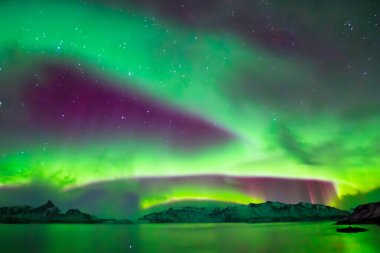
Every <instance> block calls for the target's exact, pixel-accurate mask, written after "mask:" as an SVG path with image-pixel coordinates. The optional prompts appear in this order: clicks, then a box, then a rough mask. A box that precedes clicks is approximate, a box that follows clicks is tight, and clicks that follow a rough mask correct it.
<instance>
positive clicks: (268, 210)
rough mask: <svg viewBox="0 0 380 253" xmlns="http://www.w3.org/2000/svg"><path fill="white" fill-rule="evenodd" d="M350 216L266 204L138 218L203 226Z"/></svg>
mask: <svg viewBox="0 0 380 253" xmlns="http://www.w3.org/2000/svg"><path fill="white" fill-rule="evenodd" d="M349 214H350V213H349V212H348V211H343V210H340V209H337V208H334V207H330V206H325V205H321V204H310V203H304V202H299V203H298V204H285V203H281V202H277V201H275V202H273V201H267V202H265V203H260V204H254V203H250V204H248V205H243V204H235V205H229V206H226V207H222V208H221V207H194V206H185V207H181V208H169V209H167V210H164V211H159V212H152V213H150V214H146V215H144V216H143V217H141V218H139V219H138V221H139V222H142V223H145V222H146V223H203V222H205V223H206V222H249V223H259V222H281V221H282V222H286V221H315V220H339V219H343V218H345V217H347V216H348V215H349Z"/></svg>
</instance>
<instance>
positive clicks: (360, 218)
mask: <svg viewBox="0 0 380 253" xmlns="http://www.w3.org/2000/svg"><path fill="white" fill-rule="evenodd" d="M336 224H338V225H341V224H343V225H344V224H377V225H380V202H374V203H368V204H363V205H360V206H357V207H356V208H355V209H354V211H353V213H352V214H351V215H349V216H347V217H345V218H344V219H342V220H340V221H338V222H337V223H336Z"/></svg>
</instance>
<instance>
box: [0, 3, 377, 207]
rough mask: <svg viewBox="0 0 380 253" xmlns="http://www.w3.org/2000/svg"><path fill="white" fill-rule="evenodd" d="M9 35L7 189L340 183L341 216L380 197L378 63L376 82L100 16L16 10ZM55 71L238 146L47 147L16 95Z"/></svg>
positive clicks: (223, 193)
mask: <svg viewBox="0 0 380 253" xmlns="http://www.w3.org/2000/svg"><path fill="white" fill-rule="evenodd" d="M0 23H1V24H2V25H1V28H0V29H1V35H0V101H1V104H0V130H1V131H0V155H1V156H0V185H2V186H3V187H5V188H6V187H16V186H24V185H28V184H32V183H33V182H44V183H46V184H48V185H51V186H52V187H57V188H59V189H62V190H65V191H69V190H72V189H75V188H77V187H82V186H85V185H88V184H91V183H96V182H99V181H112V180H120V179H134V178H144V177H171V176H191V175H213V174H218V175H226V176H240V177H244V176H247V177H258V176H259V177H275V178H295V179H317V180H323V181H329V182H332V183H333V184H334V186H335V187H336V191H337V195H338V199H333V200H331V204H334V203H335V204H336V203H338V202H339V198H342V197H344V196H345V195H354V194H358V193H366V192H371V191H374V190H376V189H378V188H379V187H380V177H379V176H378V175H379V169H380V146H379V141H380V131H379V129H380V127H379V126H380V113H379V112H380V109H379V108H380V100H379V99H378V98H379V94H380V93H379V92H380V90H379V88H376V86H378V84H379V80H380V79H379V73H377V72H376V71H375V68H376V67H378V58H376V57H375V56H373V61H374V65H373V66H374V67H373V71H367V72H366V73H365V74H364V75H363V74H362V72H360V73H359V74H357V76H355V77H352V76H350V75H345V74H344V71H343V70H341V69H339V67H337V69H338V70H336V69H335V70H334V69H331V70H330V69H328V68H326V69H322V68H319V67H318V65H317V64H316V63H315V62H316V60H315V61H314V59H313V58H312V57H308V56H306V55H303V54H301V53H299V54H282V53H278V52H276V51H274V50H271V49H270V48H266V47H264V46H263V45H262V44H260V43H255V42H249V43H248V42H247V41H246V39H245V38H244V37H242V36H240V35H239V34H237V33H232V32H230V31H227V30H217V29H211V28H207V27H203V28H200V27H194V26H191V25H186V24H180V23H178V22H177V21H175V20H174V19H171V18H169V17H165V16H163V15H158V14H155V13H147V12H144V11H143V10H140V9H138V8H132V7H131V8H124V9H118V8H113V7H105V6H103V5H102V4H100V3H98V4H79V3H78V2H76V1H65V2H63V1H62V2H59V1H54V3H53V2H49V1H28V2H27V3H25V2H23V1H3V2H2V3H1V4H0ZM342 26H343V24H342ZM377 32H378V30H377ZM375 38H378V35H377V37H375ZM375 54H376V53H375ZM353 57H356V55H355V54H353ZM355 59H357V60H359V59H361V56H360V57H359V56H357V58H355ZM46 61H47V62H52V63H54V62H64V63H65V64H68V65H72V66H74V68H75V69H77V70H78V71H80V72H82V73H83V75H88V76H95V78H100V79H103V80H107V81H109V82H108V83H109V84H110V85H111V87H110V89H115V90H123V89H124V88H127V89H132V90H134V91H136V92H138V93H139V94H143V96H146V97H149V98H150V99H152V100H154V101H159V102H160V103H162V104H164V105H165V106H166V107H171V108H176V110H178V111H181V112H182V113H183V114H184V115H187V116H188V117H197V118H199V119H202V120H204V121H207V122H209V123H210V124H211V125H213V126H214V127H215V128H216V129H219V130H218V131H222V132H225V133H228V135H230V136H232V137H231V138H229V139H228V140H227V141H223V142H221V143H217V144H215V143H210V145H206V146H203V147H199V148H192V149H189V150H183V149H180V148H176V146H175V145H174V144H173V143H171V142H170V141H165V140H162V139H160V136H154V137H150V136H147V137H139V138H135V137H133V136H131V135H128V134H126V135H123V134H113V133H109V134H105V133H100V134H99V133H98V132H97V130H96V125H94V127H93V128H91V129H89V131H88V134H87V135H85V136H83V138H79V139H78V138H74V137H72V136H70V134H65V135H59V134H54V132H53V133H52V132H50V133H48V135H46V134H44V133H45V130H42V129H41V128H39V125H38V124H34V123H33V121H30V117H29V116H28V114H29V111H28V108H25V106H21V105H20V104H21V103H23V101H22V99H20V98H21V97H22V96H21V95H20V96H18V95H17V94H21V93H22V92H23V89H25V86H26V85H30V84H25V82H23V81H22V80H23V76H34V73H40V72H39V66H41V64H42V62H46ZM358 72H359V70H358ZM15 73H21V74H15ZM367 73H368V74H367ZM38 80H40V79H38ZM41 80H43V78H41ZM41 82H42V81H41ZM376 92H377V100H376ZM368 94H372V95H368ZM26 107H27V106H26ZM11 108H12V110H11ZM152 110H155V109H154V108H152ZM62 117H63V116H62ZM127 117H128V115H127ZM168 131H170V130H168ZM142 198H143V199H142V202H141V207H149V206H152V205H154V204H158V203H161V202H166V201H169V200H180V199H197V198H201V199H203V198H206V199H214V200H221V201H236V202H241V203H246V202H250V201H251V202H255V201H260V200H261V198H260V197H258V196H255V195H254V194H253V195H252V196H248V195H245V194H243V193H241V192H239V191H238V190H235V189H233V188H213V189H207V187H206V186H203V187H202V186H199V185H195V186H191V185H190V186H179V187H178V188H177V189H176V190H171V191H169V192H162V193H157V195H155V196H152V195H151V194H150V195H149V194H146V195H145V198H144V196H143V197H142ZM336 205H338V204H336Z"/></svg>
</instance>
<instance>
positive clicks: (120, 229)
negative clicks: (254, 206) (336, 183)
mask: <svg viewBox="0 0 380 253" xmlns="http://www.w3.org/2000/svg"><path fill="white" fill-rule="evenodd" d="M367 227H368V228H369V230H370V231H369V232H365V233H357V234H342V233H337V232H335V229H336V226H333V225H331V222H312V223H311V222H309V223H268V224H145V225H66V224H47V225H0V252H2V253H3V252H4V253H5V252H14V253H17V252H39V253H43V252H45V253H56V252H62V253H67V252H72V253H74V252H81V253H83V252H94V253H98V252H107V253H108V252H113V253H117V252H149V253H150V252H165V253H170V252H210V253H212V252H292V253H294V252H350V253H351V252H355V253H358V252H366V253H367V252H368V253H371V252H380V244H379V243H378V240H379V234H380V233H379V232H380V227H378V226H367Z"/></svg>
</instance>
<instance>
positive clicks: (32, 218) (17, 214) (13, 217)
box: [0, 200, 99, 223]
mask: <svg viewBox="0 0 380 253" xmlns="http://www.w3.org/2000/svg"><path fill="white" fill-rule="evenodd" d="M98 221H99V219H97V218H96V217H95V216H92V215H90V214H86V213H83V212H81V211H79V210H78V209H70V210H68V211H67V212H66V213H64V214H63V213H61V210H59V208H58V207H56V206H55V205H54V204H53V202H51V201H50V200H49V201H48V202H47V203H46V204H44V205H42V206H39V207H37V208H33V207H30V206H12V207H1V208H0V223H97V222H98Z"/></svg>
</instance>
